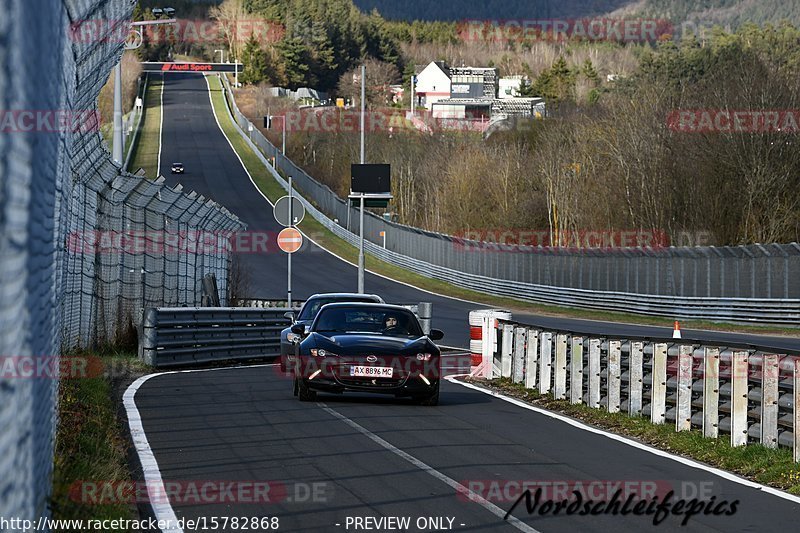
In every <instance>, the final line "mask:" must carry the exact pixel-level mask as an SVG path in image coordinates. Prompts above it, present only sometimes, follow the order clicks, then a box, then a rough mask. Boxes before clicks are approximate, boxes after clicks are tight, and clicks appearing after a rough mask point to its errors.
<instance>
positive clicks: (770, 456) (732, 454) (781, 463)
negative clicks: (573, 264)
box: [464, 378, 800, 495]
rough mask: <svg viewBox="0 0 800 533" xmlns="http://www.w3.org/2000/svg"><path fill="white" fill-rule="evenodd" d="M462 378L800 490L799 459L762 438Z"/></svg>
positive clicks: (513, 385)
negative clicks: (741, 440) (682, 426)
mask: <svg viewBox="0 0 800 533" xmlns="http://www.w3.org/2000/svg"><path fill="white" fill-rule="evenodd" d="M464 381H466V382H468V383H472V384H473V385H477V386H479V387H482V388H484V389H489V390H493V391H496V392H500V393H503V394H505V395H507V396H511V397H513V398H516V399H518V400H522V401H524V402H526V403H528V404H531V405H536V406H538V407H542V408H544V409H547V410H549V411H555V412H558V413H562V414H564V415H567V416H569V417H571V418H575V419H578V420H581V421H583V422H585V423H587V424H589V425H591V426H595V427H599V428H603V429H607V430H609V431H610V432H612V433H616V434H619V435H625V436H628V437H631V438H633V439H635V440H638V441H640V442H644V443H646V444H649V445H651V446H653V447H655V448H658V449H661V450H665V451H668V452H670V453H672V454H675V455H680V456H682V457H688V458H691V459H695V460H697V461H701V462H703V463H706V464H708V465H711V466H714V467H717V468H721V469H723V470H727V471H729V472H733V473H736V474H739V475H740V476H742V477H745V478H748V479H751V480H753V481H756V482H758V483H762V484H764V485H769V486H771V487H775V488H778V489H781V490H785V491H787V492H789V493H791V494H797V495H800V464H797V463H795V462H794V460H793V458H792V452H791V450H789V449H788V448H779V449H777V450H774V449H770V448H765V447H764V446H761V445H760V444H751V445H748V446H741V447H736V448H734V447H732V446H731V445H730V442H729V441H728V439H726V438H719V439H707V438H705V437H703V435H702V433H701V432H700V431H699V430H692V431H683V432H680V433H678V432H676V431H675V428H674V426H673V425H671V424H662V425H659V424H653V423H652V422H650V421H649V420H648V419H646V418H641V417H630V416H628V415H627V414H624V413H608V412H606V411H603V410H601V409H592V408H590V407H588V406H586V405H572V404H570V403H569V402H568V401H565V400H555V399H553V396H552V395H551V394H548V395H542V394H539V393H538V392H537V391H535V390H531V389H526V388H525V387H524V385H523V384H521V383H512V382H511V380H509V379H496V380H492V381H488V380H485V379H479V378H466V379H465V380H464Z"/></svg>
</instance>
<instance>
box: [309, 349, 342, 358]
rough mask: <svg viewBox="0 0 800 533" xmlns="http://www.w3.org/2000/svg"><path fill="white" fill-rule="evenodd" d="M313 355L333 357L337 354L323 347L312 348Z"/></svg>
mask: <svg viewBox="0 0 800 533" xmlns="http://www.w3.org/2000/svg"><path fill="white" fill-rule="evenodd" d="M311 355H312V356H314V357H332V356H335V355H336V354H335V353H333V352H329V351H328V350H324V349H322V348H311Z"/></svg>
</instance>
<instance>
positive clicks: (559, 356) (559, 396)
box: [553, 333, 567, 400]
mask: <svg viewBox="0 0 800 533" xmlns="http://www.w3.org/2000/svg"><path fill="white" fill-rule="evenodd" d="M554 371H555V383H554V384H553V396H555V399H556V400H563V399H564V398H565V397H566V396H567V336H566V335H564V334H563V333H559V334H557V335H556V364H555V368H554Z"/></svg>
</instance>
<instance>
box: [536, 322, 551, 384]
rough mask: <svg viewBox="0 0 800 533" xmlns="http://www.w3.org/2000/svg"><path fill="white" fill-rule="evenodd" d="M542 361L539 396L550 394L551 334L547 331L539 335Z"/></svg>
mask: <svg viewBox="0 0 800 533" xmlns="http://www.w3.org/2000/svg"><path fill="white" fill-rule="evenodd" d="M541 344H542V358H541V359H542V361H541V363H540V367H541V369H542V370H541V373H540V375H539V394H547V393H549V392H550V374H551V373H552V370H553V334H552V333H550V332H549V331H543V332H542V333H541Z"/></svg>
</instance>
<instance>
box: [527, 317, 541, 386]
mask: <svg viewBox="0 0 800 533" xmlns="http://www.w3.org/2000/svg"><path fill="white" fill-rule="evenodd" d="M538 356H539V332H538V331H536V330H533V329H529V330H528V342H527V348H526V354H525V388H526V389H532V388H534V387H536V370H537V369H536V367H537V366H538V365H537V363H538Z"/></svg>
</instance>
